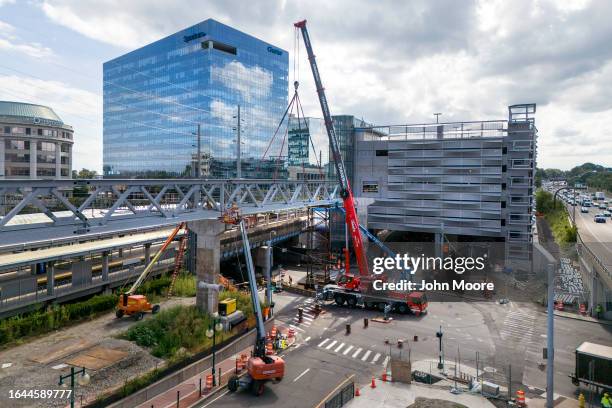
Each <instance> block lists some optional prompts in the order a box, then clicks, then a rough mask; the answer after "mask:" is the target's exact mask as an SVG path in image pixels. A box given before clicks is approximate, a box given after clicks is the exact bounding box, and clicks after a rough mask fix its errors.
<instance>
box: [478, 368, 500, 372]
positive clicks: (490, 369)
mask: <svg viewBox="0 0 612 408" xmlns="http://www.w3.org/2000/svg"><path fill="white" fill-rule="evenodd" d="M482 371H484V372H485V373H496V372H497V369H496V368H495V367H485V368H483V369H482Z"/></svg>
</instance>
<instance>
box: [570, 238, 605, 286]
mask: <svg viewBox="0 0 612 408" xmlns="http://www.w3.org/2000/svg"><path fill="white" fill-rule="evenodd" d="M576 251H577V252H578V254H579V255H580V256H581V257H582V259H584V260H585V261H590V264H591V265H593V266H595V267H596V268H597V269H598V270H599V273H600V274H601V275H606V276H607V277H608V278H609V279H612V271H610V270H609V269H608V267H606V265H604V264H603V262H602V261H601V259H599V257H597V255H595V253H594V252H593V251H592V250H591V249H590V248H589V247H588V245H586V244H585V243H584V241H583V240H582V237H581V236H580V234H577V239H576Z"/></svg>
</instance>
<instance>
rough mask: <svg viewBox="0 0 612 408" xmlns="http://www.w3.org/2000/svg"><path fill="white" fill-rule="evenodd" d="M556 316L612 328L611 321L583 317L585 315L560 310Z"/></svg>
mask: <svg viewBox="0 0 612 408" xmlns="http://www.w3.org/2000/svg"><path fill="white" fill-rule="evenodd" d="M544 313H546V312H544ZM554 314H555V316H557V317H565V318H567V319H575V320H582V321H585V322H591V323H599V324H605V325H608V326H612V321H611V320H601V319H596V318H594V317H591V316H583V315H581V314H578V313H572V312H562V311H560V310H555V312H554Z"/></svg>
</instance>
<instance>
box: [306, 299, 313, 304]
mask: <svg viewBox="0 0 612 408" xmlns="http://www.w3.org/2000/svg"><path fill="white" fill-rule="evenodd" d="M312 302H314V299H306V300H305V301H304V303H312Z"/></svg>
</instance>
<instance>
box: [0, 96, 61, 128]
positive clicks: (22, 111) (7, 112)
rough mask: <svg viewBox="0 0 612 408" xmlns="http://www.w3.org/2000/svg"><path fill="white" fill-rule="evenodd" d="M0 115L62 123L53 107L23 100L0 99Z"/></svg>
mask: <svg viewBox="0 0 612 408" xmlns="http://www.w3.org/2000/svg"><path fill="white" fill-rule="evenodd" d="M0 116H15V117H25V118H40V119H46V120H53V121H56V122H61V123H63V121H62V120H61V119H60V117H59V116H57V114H56V113H55V112H53V109H51V108H49V107H48V106H42V105H34V104H31V103H24V102H10V101H0Z"/></svg>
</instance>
